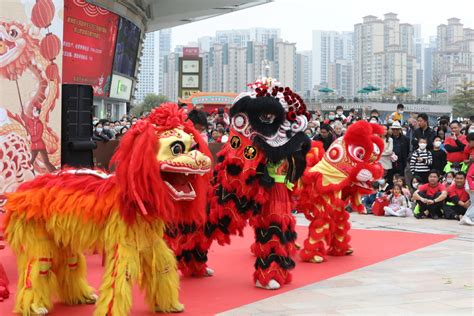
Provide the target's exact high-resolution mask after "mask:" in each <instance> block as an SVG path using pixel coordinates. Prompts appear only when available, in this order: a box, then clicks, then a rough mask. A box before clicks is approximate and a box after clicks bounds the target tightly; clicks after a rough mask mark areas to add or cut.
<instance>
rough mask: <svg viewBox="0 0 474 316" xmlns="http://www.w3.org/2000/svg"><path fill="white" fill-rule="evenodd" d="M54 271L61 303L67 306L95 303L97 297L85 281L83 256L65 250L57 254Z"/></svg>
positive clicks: (84, 259) (85, 269)
mask: <svg viewBox="0 0 474 316" xmlns="http://www.w3.org/2000/svg"><path fill="white" fill-rule="evenodd" d="M54 271H55V272H56V275H57V277H58V283H59V286H60V289H61V290H60V291H59V296H60V298H61V301H62V302H64V303H66V304H69V305H76V304H94V303H95V302H96V300H97V297H98V296H97V295H96V294H95V293H94V288H92V287H91V286H89V284H88V283H87V280H86V275H87V265H86V258H85V257H84V255H83V254H81V253H74V252H72V251H71V252H69V251H66V250H65V251H64V252H63V253H60V254H59V262H58V263H57V264H56V265H55V267H54Z"/></svg>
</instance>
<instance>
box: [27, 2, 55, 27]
mask: <svg viewBox="0 0 474 316" xmlns="http://www.w3.org/2000/svg"><path fill="white" fill-rule="evenodd" d="M54 11H55V9H54V4H53V1H52V0H38V1H36V4H35V5H34V6H33V10H32V11H31V22H33V24H34V25H35V26H37V27H39V28H46V27H48V26H50V25H51V21H52V20H53V18H54Z"/></svg>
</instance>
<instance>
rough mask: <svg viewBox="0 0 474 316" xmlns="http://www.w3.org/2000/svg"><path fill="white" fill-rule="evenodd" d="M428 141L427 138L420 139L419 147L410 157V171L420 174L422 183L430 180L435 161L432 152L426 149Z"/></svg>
mask: <svg viewBox="0 0 474 316" xmlns="http://www.w3.org/2000/svg"><path fill="white" fill-rule="evenodd" d="M427 145H428V142H427V140H426V139H425V138H420V139H419V140H418V149H417V150H415V151H414V152H413V154H412V155H411V159H410V171H411V173H412V174H413V175H415V176H419V177H420V178H421V179H422V183H426V182H427V181H428V174H429V172H430V166H431V164H432V163H433V156H432V155H431V152H430V151H428V150H427V149H426V147H427Z"/></svg>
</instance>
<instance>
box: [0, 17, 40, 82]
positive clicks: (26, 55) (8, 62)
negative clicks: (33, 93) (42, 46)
mask: <svg viewBox="0 0 474 316" xmlns="http://www.w3.org/2000/svg"><path fill="white" fill-rule="evenodd" d="M33 44H34V45H36V46H37V45H38V40H37V39H34V38H32V37H31V36H30V34H29V29H28V28H27V27H25V26H24V25H23V24H21V23H18V22H4V21H0V75H1V76H2V77H4V78H7V79H8V80H16V79H17V78H18V77H20V76H21V75H22V74H23V72H24V71H25V70H26V67H27V65H28V63H30V62H31V60H32V59H33V56H34V51H33V46H34V45H33Z"/></svg>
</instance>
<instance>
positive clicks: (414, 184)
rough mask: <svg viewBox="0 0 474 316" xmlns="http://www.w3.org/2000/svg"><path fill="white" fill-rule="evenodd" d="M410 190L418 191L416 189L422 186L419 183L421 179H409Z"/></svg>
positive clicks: (416, 177)
mask: <svg viewBox="0 0 474 316" xmlns="http://www.w3.org/2000/svg"><path fill="white" fill-rule="evenodd" d="M410 184H411V188H412V190H413V191H416V190H418V187H419V186H420V185H421V184H422V183H421V178H420V177H418V176H414V177H413V178H412V179H411V182H410Z"/></svg>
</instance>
